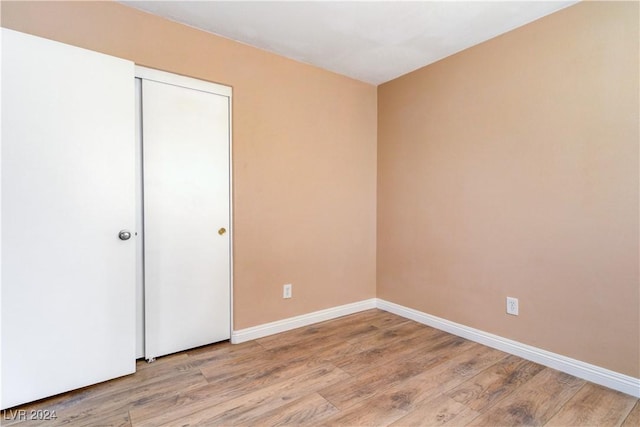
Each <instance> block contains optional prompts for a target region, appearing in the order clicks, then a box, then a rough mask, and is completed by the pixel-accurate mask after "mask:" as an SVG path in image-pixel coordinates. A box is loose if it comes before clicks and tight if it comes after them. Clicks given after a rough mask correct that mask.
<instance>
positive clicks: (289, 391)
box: [131, 365, 348, 427]
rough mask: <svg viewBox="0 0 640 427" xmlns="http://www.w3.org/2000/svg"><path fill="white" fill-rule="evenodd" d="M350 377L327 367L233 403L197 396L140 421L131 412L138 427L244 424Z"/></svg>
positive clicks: (235, 399) (209, 395)
mask: <svg viewBox="0 0 640 427" xmlns="http://www.w3.org/2000/svg"><path fill="white" fill-rule="evenodd" d="M347 377H348V374H346V373H345V372H343V371H341V370H340V369H338V368H336V367H334V366H331V365H325V366H321V367H318V368H316V369H313V370H311V371H308V372H305V373H304V374H302V375H299V376H296V377H291V378H288V379H287V380H285V381H282V382H279V383H276V384H272V385H269V386H266V387H263V388H259V389H257V390H255V391H253V392H249V393H247V394H244V395H242V396H239V397H237V398H234V399H230V400H224V399H223V400H221V399H220V397H219V396H218V395H215V394H214V395H211V394H207V393H204V394H202V393H198V395H190V396H185V397H186V399H181V400H179V401H178V405H175V406H174V407H172V408H171V411H168V412H164V413H161V414H154V415H155V416H153V417H152V418H146V419H144V420H141V421H137V420H136V418H135V416H134V414H133V412H131V417H132V421H133V423H134V425H135V426H140V427H158V426H162V425H166V426H175V425H176V423H177V421H179V424H180V425H181V426H183V427H186V426H198V425H218V424H223V423H222V420H223V419H228V418H233V419H234V423H238V424H243V423H246V421H248V420H249V419H251V418H254V417H256V416H259V415H261V414H263V413H266V412H268V411H271V410H273V409H275V408H279V407H281V406H283V405H285V404H286V403H288V402H291V401H293V400H295V399H297V398H300V397H302V396H305V395H306V394H309V393H312V392H315V391H316V390H317V389H320V388H323V387H326V386H328V385H330V384H333V383H335V382H339V381H342V380H344V379H346V378H347Z"/></svg>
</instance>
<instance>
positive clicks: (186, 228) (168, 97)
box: [142, 79, 230, 358]
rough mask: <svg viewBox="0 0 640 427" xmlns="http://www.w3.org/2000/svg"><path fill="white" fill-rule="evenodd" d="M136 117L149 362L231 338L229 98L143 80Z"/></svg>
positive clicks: (147, 354)
mask: <svg viewBox="0 0 640 427" xmlns="http://www.w3.org/2000/svg"><path fill="white" fill-rule="evenodd" d="M142 116H143V120H142V123H143V159H144V167H143V169H144V222H145V355H146V357H147V358H153V357H156V356H161V355H164V354H168V353H173V352H176V351H180V350H184V349H187V348H192V347H196V346H201V345H205V344H209V343H212V342H216V341H221V340H225V339H228V338H229V336H230V295H229V293H230V289H229V288H230V265H229V232H228V230H229V98H228V97H226V96H221V95H216V94H212V93H208V92H204V91H201V90H194V89H188V88H185V87H181V86H176V85H171V84H166V83H160V82H156V81H150V80H146V79H143V81H142ZM221 229H224V230H225V231H224V232H223V231H222V230H221Z"/></svg>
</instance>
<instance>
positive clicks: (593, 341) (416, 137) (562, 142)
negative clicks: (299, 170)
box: [377, 2, 640, 377]
mask: <svg viewBox="0 0 640 427" xmlns="http://www.w3.org/2000/svg"><path fill="white" fill-rule="evenodd" d="M638 5H639V4H638V3H637V2H629V3H599V2H598V3H582V4H578V5H576V6H573V7H570V8H568V9H565V10H563V11H560V12H558V13H556V14H553V15H551V16H548V17H545V18H543V19H541V20H539V21H536V22H534V23H532V24H530V25H527V26H525V27H522V28H520V29H517V30H515V31H513V32H510V33H507V34H505V35H503V36H500V37H498V38H495V39H493V40H490V41H488V42H486V43H483V44H481V45H478V46H476V47H473V48H471V49H468V50H466V51H463V52H461V53H459V54H456V55H454V56H451V57H449V58H446V59H444V60H442V61H440V62H438V63H435V64H432V65H430V66H428V67H425V68H422V69H420V70H417V71H415V72H413V73H410V74H408V75H405V76H403V77H401V78H399V79H396V80H394V81H391V82H389V83H386V84H384V85H382V86H380V87H379V90H378V105H379V110H378V276H377V277H378V288H377V292H378V297H380V298H384V299H386V300H389V301H393V302H396V303H399V304H402V305H405V306H408V307H412V308H415V309H418V310H421V311H424V312H427V313H431V314H433V315H436V316H440V317H443V318H445V319H449V320H452V321H454V322H459V323H462V324H464V325H468V326H472V327H475V328H478V329H481V330H484V331H489V332H492V333H494V334H497V335H500V336H503V337H507V338H511V339H514V340H517V341H521V342H524V343H527V344H530V345H533V346H536V347H541V348H543V349H547V350H550V351H553V352H556V353H560V354H563V355H567V356H569V357H573V358H576V359H579V360H583V361H586V362H590V363H593V364H595V365H599V366H602V367H606V368H609V369H612V370H614V371H618V372H621V373H625V374H628V375H632V376H634V377H640V371H639V362H640V353H639V348H640V342H639V336H640V319H639V307H640V298H639V286H640V285H639V277H638V259H639V252H638V236H639V234H638V233H639V229H638V218H639V217H638V204H639V200H638V194H639V188H638V172H639V171H638V155H639V152H638V145H639V133H638V128H639V120H640V112H639V110H638V108H639V107H638V106H639V100H638V94H639V90H640V88H639V76H640V74H639V72H638V64H639V57H638V55H639V54H638V52H639V45H638V40H639V34H638V17H639V13H638ZM506 296H513V297H517V298H519V300H520V315H519V316H518V317H513V316H508V315H506V314H505V297H506Z"/></svg>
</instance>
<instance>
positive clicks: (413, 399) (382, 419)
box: [320, 343, 505, 425]
mask: <svg viewBox="0 0 640 427" xmlns="http://www.w3.org/2000/svg"><path fill="white" fill-rule="evenodd" d="M504 357H505V354H504V353H502V352H500V351H498V350H494V349H492V348H489V347H485V346H481V345H479V344H475V343H474V346H473V347H472V348H470V349H469V350H467V351H464V352H462V353H460V354H457V355H455V356H454V357H452V358H451V359H449V360H447V361H446V362H444V363H440V364H438V365H436V366H434V367H432V368H431V369H428V370H426V371H425V372H422V373H420V374H418V375H414V376H411V377H410V378H408V379H406V380H404V381H400V382H398V383H396V384H395V385H393V386H392V387H388V388H383V389H381V390H378V391H376V392H375V393H373V395H371V396H370V397H368V398H366V399H364V400H360V401H358V403H356V404H355V405H349V404H348V402H347V404H345V405H344V408H342V407H340V406H339V405H336V406H337V407H338V408H339V409H340V410H341V411H340V413H339V414H337V415H335V416H332V417H330V418H328V419H327V420H326V422H325V424H326V425H333V424H334V423H335V424H338V425H348V424H351V425H361V424H363V425H387V424H391V423H393V422H395V421H397V420H399V419H400V418H402V417H404V416H406V415H407V414H409V413H410V412H411V411H413V410H416V409H417V408H420V407H422V406H424V405H426V404H427V402H428V401H430V400H432V399H433V398H435V397H437V396H440V395H442V394H443V392H445V391H447V390H449V389H451V388H453V387H455V386H456V385H458V384H460V383H462V382H464V381H466V380H467V379H468V378H471V377H472V376H474V375H476V374H477V373H478V372H480V371H482V370H483V369H486V368H487V367H488V366H491V365H493V364H494V363H496V362H497V361H498V360H500V359H502V358H504ZM320 394H321V395H322V396H323V397H325V398H327V396H326V395H325V394H324V392H323V391H320ZM335 397H338V396H337V395H336V396H334V398H335ZM327 400H329V401H330V402H331V403H333V404H334V405H335V403H334V402H333V401H332V400H331V399H329V398H327Z"/></svg>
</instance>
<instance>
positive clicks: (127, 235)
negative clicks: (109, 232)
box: [118, 230, 131, 240]
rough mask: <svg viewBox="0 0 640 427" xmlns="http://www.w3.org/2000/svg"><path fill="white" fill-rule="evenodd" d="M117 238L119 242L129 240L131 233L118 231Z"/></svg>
mask: <svg viewBox="0 0 640 427" xmlns="http://www.w3.org/2000/svg"><path fill="white" fill-rule="evenodd" d="M118 238H119V239H120V240H129V239H130V238H131V232H130V231H129V230H120V232H119V233H118Z"/></svg>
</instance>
